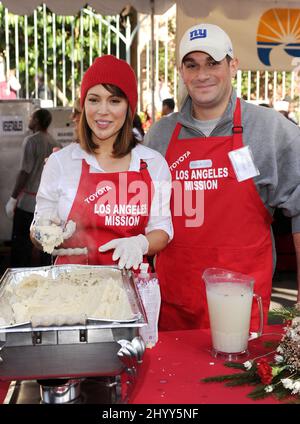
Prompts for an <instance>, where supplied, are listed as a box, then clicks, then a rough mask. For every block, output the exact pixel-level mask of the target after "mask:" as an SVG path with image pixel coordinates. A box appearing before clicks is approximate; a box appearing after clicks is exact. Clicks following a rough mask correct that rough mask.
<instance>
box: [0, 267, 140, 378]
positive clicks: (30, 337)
mask: <svg viewBox="0 0 300 424" xmlns="http://www.w3.org/2000/svg"><path fill="white" fill-rule="evenodd" d="M77 269H80V270H82V269H84V270H90V269H91V270H92V271H93V272H99V275H100V274H101V277H103V275H107V276H108V277H109V276H110V275H115V273H117V274H118V275H121V279H122V282H123V286H124V289H125V291H126V294H127V296H128V299H129V302H130V305H131V308H132V312H133V317H131V318H130V319H128V320H119V321H118V320H114V321H109V320H101V319H93V318H88V319H87V320H86V323H85V324H84V325H82V324H80V325H62V326H40V327H32V325H31V323H30V322H27V323H18V324H17V325H5V326H2V327H0V379H10V380H12V379H13V380H32V379H37V378H40V379H41V378H56V377H68V378H69V377H81V376H95V375H98V376H99V375H117V374H120V372H121V371H122V369H123V367H124V365H123V363H122V362H121V361H120V359H119V356H118V352H119V350H120V344H119V343H118V341H120V340H121V341H123V344H124V340H125V341H128V342H129V343H130V342H131V341H132V340H133V339H136V338H137V336H138V330H139V327H142V326H144V325H146V324H147V318H146V314H145V311H144V308H143V304H142V302H141V299H140V297H139V294H138V291H137V289H136V286H135V284H134V279H133V275H132V273H131V272H130V271H121V270H119V269H118V268H117V267H114V266H88V265H60V266H50V267H41V268H16V269H8V270H7V271H6V272H5V274H4V275H3V277H2V279H1V281H0V317H1V313H3V312H4V308H7V305H5V293H6V289H7V287H8V286H10V287H12V286H17V285H18V284H19V283H20V282H21V281H22V279H23V278H24V277H25V276H28V275H30V274H32V273H35V274H37V273H38V274H40V275H43V276H51V277H52V278H56V277H57V276H59V275H60V274H61V273H66V272H71V271H76V270H77ZM1 311H2V312H1ZM5 313H6V314H7V313H9V311H7V310H6V311H5ZM121 345H122V344H121Z"/></svg>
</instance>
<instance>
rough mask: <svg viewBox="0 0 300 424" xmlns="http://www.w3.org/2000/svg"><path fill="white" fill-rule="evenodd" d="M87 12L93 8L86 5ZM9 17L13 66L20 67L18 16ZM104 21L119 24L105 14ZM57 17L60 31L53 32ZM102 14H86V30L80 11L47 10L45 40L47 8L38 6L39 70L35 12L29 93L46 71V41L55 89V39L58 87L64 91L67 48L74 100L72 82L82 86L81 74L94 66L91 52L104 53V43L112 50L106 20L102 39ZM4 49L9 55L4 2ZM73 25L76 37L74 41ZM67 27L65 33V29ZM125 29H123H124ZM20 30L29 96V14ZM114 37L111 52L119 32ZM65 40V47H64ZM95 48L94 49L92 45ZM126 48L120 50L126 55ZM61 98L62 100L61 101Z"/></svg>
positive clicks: (0, 45) (0, 33)
mask: <svg viewBox="0 0 300 424" xmlns="http://www.w3.org/2000/svg"><path fill="white" fill-rule="evenodd" d="M85 10H86V11H92V9H91V8H89V7H88V8H86V9H85ZM8 17H9V20H8V21H9V56H10V68H11V69H12V68H15V67H16V57H15V52H16V50H15V44H16V43H15V18H14V15H12V14H8ZM102 18H103V20H105V19H106V20H110V22H111V23H112V24H114V25H115V23H116V17H109V18H107V17H105V16H103V17H102ZM53 19H55V26H56V32H55V34H54V33H53ZM99 19H100V17H99V15H95V14H87V13H83V14H82V22H83V31H82V34H81V31H80V20H81V17H80V13H78V15H76V16H74V17H72V16H66V17H63V16H57V15H53V14H52V12H51V11H50V10H48V9H47V13H46V34H47V37H46V40H45V39H44V16H43V7H42V6H40V7H38V8H37V40H38V49H37V62H38V65H37V69H36V65H35V61H36V52H35V48H34V42H35V33H34V16H33V14H32V15H30V16H28V27H27V32H28V73H29V93H31V94H32V96H34V93H33V92H34V89H35V78H36V76H37V75H38V74H43V73H44V47H45V44H44V43H45V41H46V47H47V55H46V56H47V75H48V84H49V85H50V87H51V89H52V90H53V84H54V82H53V67H54V54H53V53H54V45H53V43H54V41H55V44H56V73H57V77H56V78H57V81H56V86H57V88H58V90H60V91H61V92H62V91H63V62H64V59H63V48H65V53H64V55H65V69H66V97H67V99H71V97H72V81H74V82H75V87H79V84H80V80H81V76H82V75H81V73H82V71H83V72H84V71H85V70H86V69H87V68H88V66H89V65H90V53H91V56H92V58H95V57H96V56H99V55H100V51H99V44H100V43H101V47H102V52H104V53H106V52H107V49H108V36H107V34H108V26H107V25H105V24H104V23H102V25H100V39H99ZM0 21H1V25H0V52H3V53H4V56H5V55H6V51H5V47H6V46H5V19H4V7H3V5H2V4H0ZM90 24H91V26H92V34H91V35H90ZM72 25H73V34H74V38H73V41H72ZM63 26H64V32H63ZM122 29H123V31H122ZM120 30H121V31H122V32H124V31H125V30H124V28H123V27H122V24H120ZM18 32H19V37H18V39H19V57H18V59H19V80H20V83H21V86H22V90H23V93H22V94H23V96H25V94H24V93H25V84H26V81H25V69H26V63H25V17H24V16H19V17H18ZM110 40H111V53H112V54H115V53H116V34H115V33H114V32H113V31H111V32H110ZM63 42H65V47H63ZM91 45H92V49H91V50H90V46H91ZM122 50H123V51H124V50H125V49H124V48H123V49H122V47H121V48H120V52H121V55H122ZM72 59H73V62H74V74H73V76H72ZM61 102H62V100H61V101H58V103H61Z"/></svg>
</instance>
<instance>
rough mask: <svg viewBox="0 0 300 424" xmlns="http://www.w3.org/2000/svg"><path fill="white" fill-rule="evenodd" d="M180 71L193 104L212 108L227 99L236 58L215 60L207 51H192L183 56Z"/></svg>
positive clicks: (235, 67) (235, 70)
mask: <svg viewBox="0 0 300 424" xmlns="http://www.w3.org/2000/svg"><path fill="white" fill-rule="evenodd" d="M180 72H181V76H182V79H183V82H184V84H185V86H186V88H187V91H188V93H189V95H190V97H191V98H192V100H193V103H194V105H195V106H196V107H199V108H214V107H218V106H220V105H222V103H225V102H227V101H228V97H229V95H230V93H231V79H232V78H233V77H234V76H235V75H236V72H237V60H236V59H232V60H231V61H230V62H229V63H228V61H227V59H226V58H224V59H223V60H221V61H220V62H216V61H215V60H214V59H213V58H212V57H211V56H209V55H208V54H207V53H204V52H192V53H189V54H188V55H186V56H185V58H184V60H183V62H182V65H181V68H180Z"/></svg>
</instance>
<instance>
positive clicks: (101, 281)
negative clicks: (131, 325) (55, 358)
mask: <svg viewBox="0 0 300 424" xmlns="http://www.w3.org/2000/svg"><path fill="white" fill-rule="evenodd" d="M6 295H7V298H8V299H9V303H10V307H11V309H12V311H13V316H14V320H13V321H14V322H12V323H10V324H17V323H24V322H32V324H33V325H34V326H37V325H47V326H48V325H63V324H80V323H82V324H84V323H85V320H86V318H96V319H106V320H126V319H131V318H133V313H132V310H131V306H130V303H129V300H128V297H127V294H126V291H125V289H124V287H123V284H122V281H121V280H120V279H116V278H113V277H112V276H109V277H102V276H101V275H99V273H97V272H95V271H82V270H81V271H72V272H65V273H63V274H61V275H60V276H59V277H57V278H55V279H53V278H51V277H44V276H42V275H39V274H35V273H32V274H30V275H29V276H27V277H24V278H23V280H22V281H21V282H20V283H19V284H18V285H17V286H12V285H10V286H9V287H7V290H6Z"/></svg>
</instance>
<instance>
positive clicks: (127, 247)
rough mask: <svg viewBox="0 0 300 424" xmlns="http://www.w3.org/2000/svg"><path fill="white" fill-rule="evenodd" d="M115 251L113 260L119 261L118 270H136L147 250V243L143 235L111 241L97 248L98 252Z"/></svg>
mask: <svg viewBox="0 0 300 424" xmlns="http://www.w3.org/2000/svg"><path fill="white" fill-rule="evenodd" d="M111 249H115V251H114V253H113V257H112V258H113V260H114V261H116V260H118V259H120V260H119V263H118V265H119V268H127V269H130V268H133V269H138V267H139V265H140V264H141V263H142V262H143V256H144V255H146V253H147V252H148V249H149V242H148V240H147V238H146V237H145V236H144V235H143V234H139V235H138V236H133V237H124V238H118V239H113V240H111V241H109V242H108V243H105V244H103V245H102V246H100V247H99V249H98V250H99V252H106V251H107V250H111Z"/></svg>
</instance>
